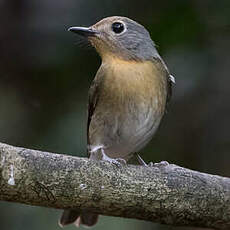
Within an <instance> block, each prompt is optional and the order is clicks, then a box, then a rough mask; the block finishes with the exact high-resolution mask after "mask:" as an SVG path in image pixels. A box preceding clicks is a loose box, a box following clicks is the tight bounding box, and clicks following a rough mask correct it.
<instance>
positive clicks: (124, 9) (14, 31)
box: [0, 0, 230, 230]
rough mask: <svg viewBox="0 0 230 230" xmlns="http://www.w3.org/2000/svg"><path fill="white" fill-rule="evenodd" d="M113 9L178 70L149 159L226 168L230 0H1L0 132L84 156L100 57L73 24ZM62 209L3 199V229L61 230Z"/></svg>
mask: <svg viewBox="0 0 230 230" xmlns="http://www.w3.org/2000/svg"><path fill="white" fill-rule="evenodd" d="M112 15H121V16H127V17H130V18H132V19H134V20H136V21H138V22H139V23H141V24H143V25H144V26H145V27H146V28H147V29H148V30H149V32H150V34H151V36H152V39H153V40H154V41H155V43H156V44H157V45H158V50H159V52H160V54H161V55H162V57H163V58H164V60H165V61H166V63H167V65H168V67H169V69H170V71H171V73H172V74H173V75H174V76H175V78H176V85H175V86H174V89H173V98H172V102H171V105H170V107H169V112H168V113H167V114H166V116H165V117H164V119H163V122H162V124H161V127H160V129H159V130H158V132H157V134H156V136H155V138H154V139H153V141H152V142H151V143H150V144H149V145H148V146H147V147H146V148H145V149H143V150H142V151H141V153H142V156H143V158H144V159H145V160H147V161H150V160H151V161H153V162H158V161H161V160H167V161H169V162H170V163H175V164H178V165H181V166H184V167H188V168H191V169H194V170H199V171H203V172H207V173H212V174H218V175H222V176H230V153H229V149H230V138H229V137H230V135H229V128H230V103H229V99H230V74H229V71H230V70H229V67H230V57H229V53H230V45H229V44H230V2H229V0H222V1H211V0H210V1H206V0H202V1H199V0H194V1H184V0H174V1H170V0H167V1H147V0H141V1H136V0H128V1H121V0H116V1H115V0H113V1H111V0H107V1H106V0H104V1H92V0H91V1H90V0H65V1H60V0H56V1H54V0H39V1H38V0H37V1H36V0H27V1H26V0H17V1H16V0H15V1H13V0H12V1H8V0H0V141H1V142H5V143H8V144H12V145H17V146H24V147H28V148H35V149H40V150H47V151H52V152H57V153H66V154H73V155H79V156H85V155H86V108H87V106H86V104H87V92H88V88H89V86H90V82H91V81H92V79H93V77H94V75H95V73H96V71H97V69H98V67H99V65H100V58H99V57H98V55H97V54H96V52H95V51H94V50H93V49H88V48H87V47H85V48H84V47H82V45H80V46H79V43H81V42H79V39H78V38H77V36H76V35H74V34H71V33H69V32H67V28H68V27H70V26H89V25H91V24H94V23H95V22H97V21H98V20H100V19H102V18H103V17H106V16H112ZM83 46H84V45H83ZM59 215H60V211H59V210H53V209H47V208H40V207H30V206H25V205H21V204H13V203H7V202H0V229H1V230H26V229H34V230H37V229H50V230H54V229H57V230H58V229H60V228H59V226H58V225H57V218H58V217H59ZM107 228H110V230H113V229H114V230H115V229H146V230H148V229H153V230H154V229H155V230H157V229H160V230H169V229H173V230H174V229H175V230H176V229H177V228H173V227H167V226H162V225H158V224H153V223H148V222H143V221H137V220H128V219H123V218H113V217H102V218H101V219H100V222H99V224H98V225H97V226H96V227H95V229H107ZM71 229H72V230H73V229H75V228H74V227H72V226H71V227H67V230H71ZM179 229H186V230H188V229H189V228H179Z"/></svg>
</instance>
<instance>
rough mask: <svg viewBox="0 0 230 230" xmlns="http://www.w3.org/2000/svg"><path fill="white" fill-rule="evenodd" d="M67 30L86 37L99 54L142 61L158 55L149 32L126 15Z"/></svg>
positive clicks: (103, 56)
mask: <svg viewBox="0 0 230 230" xmlns="http://www.w3.org/2000/svg"><path fill="white" fill-rule="evenodd" d="M69 31H71V32H74V33H77V34H79V35H81V36H84V37H85V38H87V39H88V40H89V41H90V43H91V44H92V46H94V47H95V48H96V50H97V52H98V53H99V54H100V56H101V57H102V59H103V58H106V57H108V55H109V56H114V57H118V58H121V59H124V60H136V61H144V60H151V59H153V58H156V57H159V54H158V52H157V50H156V48H155V45H154V42H153V41H152V40H151V37H150V35H149V32H148V31H147V30H146V29H145V28H144V27H143V26H142V25H140V24H139V23H137V22H135V21H133V20H131V19H129V18H126V17H118V16H114V17H108V18H104V19H102V20H101V21H99V22H97V23H96V24H94V25H93V26H90V27H70V28H69Z"/></svg>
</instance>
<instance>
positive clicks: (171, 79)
mask: <svg viewBox="0 0 230 230" xmlns="http://www.w3.org/2000/svg"><path fill="white" fill-rule="evenodd" d="M158 60H159V61H160V62H161V63H162V65H163V67H164V69H165V71H166V75H167V99H166V111H167V108H168V104H169V101H170V99H171V97H172V84H175V83H176V80H175V78H174V77H173V75H171V74H170V73H169V70H168V67H167V66H166V64H165V62H164V61H163V59H162V58H159V59H158Z"/></svg>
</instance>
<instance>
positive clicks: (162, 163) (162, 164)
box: [136, 153, 169, 167]
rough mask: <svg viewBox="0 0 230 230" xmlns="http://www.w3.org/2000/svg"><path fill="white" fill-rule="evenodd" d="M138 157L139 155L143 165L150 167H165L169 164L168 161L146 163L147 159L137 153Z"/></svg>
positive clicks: (138, 157) (138, 158) (139, 160)
mask: <svg viewBox="0 0 230 230" xmlns="http://www.w3.org/2000/svg"><path fill="white" fill-rule="evenodd" d="M136 157H137V160H138V162H139V163H140V164H141V165H144V166H148V167H153V166H157V167H160V166H164V167H165V166H168V165H169V163H168V162H167V161H161V162H159V163H153V162H149V163H148V164H146V163H145V161H144V160H143V159H142V158H141V157H140V155H139V154H138V153H136Z"/></svg>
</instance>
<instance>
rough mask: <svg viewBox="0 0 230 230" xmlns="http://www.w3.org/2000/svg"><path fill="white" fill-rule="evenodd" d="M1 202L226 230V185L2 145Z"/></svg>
mask: <svg viewBox="0 0 230 230" xmlns="http://www.w3.org/2000/svg"><path fill="white" fill-rule="evenodd" d="M0 200H4V201H12V202H20V203H24V204H29V205H38V206H44V207H50V208H58V209H70V208H78V209H81V210H83V209H84V210H85V209H86V210H89V211H92V212H95V213H100V214H103V215H111V216H120V217H128V218H136V219H142V220H147V221H153V222H158V223H163V224H168V225H178V226H197V227H207V228H208V227H209V228H215V229H230V179H229V178H225V177H220V176H214V175H209V174H205V173H200V172H196V171H192V170H189V169H185V168H182V167H179V166H176V165H172V164H170V165H168V166H162V165H161V166H160V165H159V166H154V167H143V166H134V165H126V166H123V167H118V166H116V165H111V164H110V163H107V162H97V161H92V160H88V159H86V158H78V157H73V156H67V155H61V154H53V153H48V152H41V151H37V150H30V149H25V148H18V147H13V146H10V145H6V144H2V143H0Z"/></svg>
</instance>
